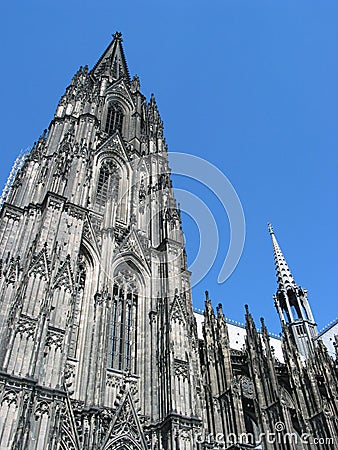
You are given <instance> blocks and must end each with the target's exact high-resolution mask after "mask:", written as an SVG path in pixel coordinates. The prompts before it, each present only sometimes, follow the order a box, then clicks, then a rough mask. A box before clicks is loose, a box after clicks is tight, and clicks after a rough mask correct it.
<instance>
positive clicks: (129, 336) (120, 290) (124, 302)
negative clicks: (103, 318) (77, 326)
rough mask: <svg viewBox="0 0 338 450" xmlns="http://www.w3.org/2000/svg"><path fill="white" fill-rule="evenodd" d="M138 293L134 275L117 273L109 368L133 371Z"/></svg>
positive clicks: (127, 272)
mask: <svg viewBox="0 0 338 450" xmlns="http://www.w3.org/2000/svg"><path fill="white" fill-rule="evenodd" d="M137 300H138V291H137V284H136V279H135V275H134V274H133V273H132V272H131V271H129V270H125V271H124V272H119V274H118V276H117V277H116V279H115V283H114V287H113V305H112V352H111V367H112V368H113V369H118V370H133V369H134V368H135V365H133V364H132V355H133V354H134V355H135V354H136V352H135V348H133V346H135V342H133V338H134V336H135V321H136V311H137Z"/></svg>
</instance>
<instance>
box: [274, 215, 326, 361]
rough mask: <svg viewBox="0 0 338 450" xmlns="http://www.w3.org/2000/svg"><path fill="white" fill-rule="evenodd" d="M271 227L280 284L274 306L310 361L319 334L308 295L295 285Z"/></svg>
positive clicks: (301, 351) (302, 353)
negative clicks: (309, 357)
mask: <svg viewBox="0 0 338 450" xmlns="http://www.w3.org/2000/svg"><path fill="white" fill-rule="evenodd" d="M268 226H269V233H270V235H271V239H272V246H273V253H274V259H275V267H276V275H277V283H278V288H277V292H276V294H275V295H274V300H275V306H276V309H277V312H278V315H279V318H280V321H281V323H282V324H286V325H287V327H288V328H289V329H290V331H291V334H292V336H293V340H294V343H295V344H296V347H297V349H298V351H299V353H300V354H301V355H302V356H303V357H304V358H307V357H308V356H309V355H310V353H311V352H312V349H313V339H314V338H315V337H316V336H317V334H318V332H317V327H316V323H315V320H314V317H313V314H312V311H311V308H310V305H309V302H308V298H307V291H306V290H305V289H303V288H301V287H300V286H298V285H297V284H296V282H295V280H294V278H293V276H292V274H291V271H290V269H289V266H288V265H287V262H286V260H285V258H284V255H283V253H282V250H281V248H280V246H279V244H278V242H277V239H276V236H275V233H274V231H273V228H272V225H271V223H269V224H268Z"/></svg>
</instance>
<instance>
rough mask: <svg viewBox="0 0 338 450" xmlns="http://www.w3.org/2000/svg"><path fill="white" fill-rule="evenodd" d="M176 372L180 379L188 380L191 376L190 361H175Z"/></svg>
mask: <svg viewBox="0 0 338 450" xmlns="http://www.w3.org/2000/svg"><path fill="white" fill-rule="evenodd" d="M174 372H175V375H176V376H177V377H178V378H182V379H183V380H186V379H187V378H188V375H189V363H188V361H182V360H180V359H175V360H174Z"/></svg>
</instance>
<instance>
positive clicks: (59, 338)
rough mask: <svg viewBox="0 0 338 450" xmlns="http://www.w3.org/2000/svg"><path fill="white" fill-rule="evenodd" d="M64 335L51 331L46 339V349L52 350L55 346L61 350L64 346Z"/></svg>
mask: <svg viewBox="0 0 338 450" xmlns="http://www.w3.org/2000/svg"><path fill="white" fill-rule="evenodd" d="M63 338H64V335H63V333H62V332H60V331H56V330H51V329H49V330H48V332H47V337H46V344H45V345H46V347H49V348H51V347H52V346H55V347H56V349H61V348H62V344H63Z"/></svg>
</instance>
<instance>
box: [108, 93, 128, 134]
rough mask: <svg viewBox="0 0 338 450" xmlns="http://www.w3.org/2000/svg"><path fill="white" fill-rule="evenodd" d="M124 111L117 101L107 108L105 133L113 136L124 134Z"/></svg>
mask: <svg viewBox="0 0 338 450" xmlns="http://www.w3.org/2000/svg"><path fill="white" fill-rule="evenodd" d="M123 117H124V111H123V108H122V106H121V104H120V103H119V102H117V101H111V102H110V103H109V104H108V106H107V114H106V120H105V127H104V131H105V132H106V133H108V134H113V133H114V131H119V132H120V133H121V134H122V129H123Z"/></svg>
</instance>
